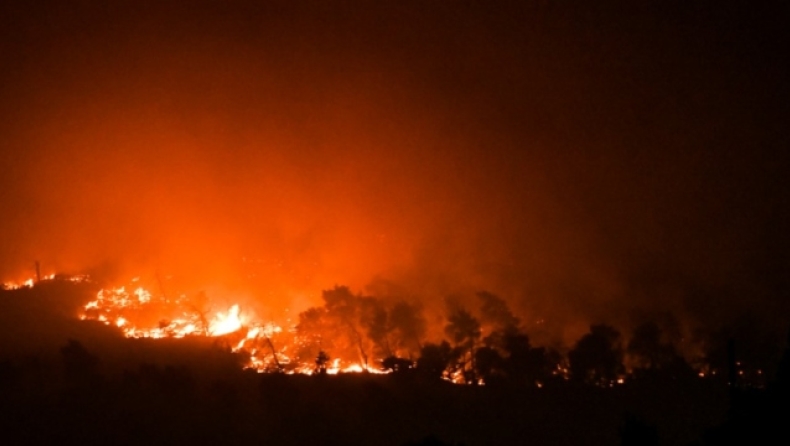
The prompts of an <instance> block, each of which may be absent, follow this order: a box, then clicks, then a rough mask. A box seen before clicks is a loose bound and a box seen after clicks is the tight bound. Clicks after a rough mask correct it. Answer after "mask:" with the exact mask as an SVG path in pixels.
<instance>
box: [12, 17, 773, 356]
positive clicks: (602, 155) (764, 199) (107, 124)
mask: <svg viewBox="0 0 790 446" xmlns="http://www.w3.org/2000/svg"><path fill="white" fill-rule="evenodd" d="M3 8H4V11H3V14H0V15H2V16H3V17H5V18H4V19H2V20H3V23H2V25H3V26H2V28H3V29H4V31H3V36H2V41H3V42H4V43H3V46H2V47H1V49H0V51H2V57H3V59H4V60H5V62H6V63H4V64H3V65H4V68H3V69H2V71H0V76H1V77H2V79H0V80H1V81H2V82H0V85H2V86H1V87H0V94H2V101H0V103H2V105H0V114H1V117H2V123H0V127H1V128H2V133H3V135H4V138H3V141H2V155H1V156H2V158H0V163H2V165H3V166H5V169H4V170H5V172H4V175H3V177H2V179H0V182H1V184H0V185H1V186H2V192H0V206H2V209H3V210H4V214H3V220H2V223H0V233H2V236H3V239H4V243H3V245H2V247H0V273H2V276H3V277H7V278H10V279H15V278H17V276H19V275H20V274H22V275H25V274H27V275H31V274H29V271H30V269H31V265H32V263H33V261H35V260H40V261H41V262H42V264H43V265H44V267H45V269H47V268H49V269H52V270H55V271H67V272H83V271H91V272H96V273H98V274H100V275H104V276H107V280H128V279H129V278H131V277H135V276H147V277H149V279H150V280H151V281H153V280H155V278H156V277H158V278H159V279H158V280H161V281H164V285H163V286H164V287H165V288H168V289H189V290H200V289H203V290H208V291H207V292H208V293H209V294H211V292H213V293H215V294H217V295H228V294H231V295H232V294H236V295H241V296H244V297H245V299H248V300H250V301H252V302H255V303H256V304H257V305H258V306H259V307H260V308H261V309H260V310H259V311H262V312H265V311H271V312H274V313H277V312H282V311H284V309H285V308H291V311H292V314H295V311H299V310H302V309H304V308H307V307H308V306H311V305H315V304H317V303H318V302H319V297H320V291H321V290H324V289H329V288H331V287H333V286H334V285H335V284H339V285H348V286H350V287H351V288H352V289H354V290H362V289H364V288H365V287H366V286H368V285H371V284H374V286H375V284H376V283H378V284H381V283H390V284H394V286H395V288H398V289H399V290H401V291H399V292H402V293H404V294H407V295H408V296H407V297H409V298H412V299H415V300H420V301H421V302H422V303H423V304H424V305H425V307H426V308H429V309H430V308H434V309H436V310H437V311H441V308H442V305H443V302H444V298H445V297H447V296H448V295H464V296H467V297H468V298H469V299H472V300H470V301H469V302H474V300H473V299H474V293H475V292H477V291H482V290H486V291H489V292H492V293H494V294H496V295H498V296H501V297H503V298H505V299H506V300H507V301H508V302H509V305H510V307H511V308H512V309H513V311H514V312H515V313H516V314H517V316H518V317H519V318H520V319H521V320H522V321H523V322H524V323H525V324H533V326H532V329H534V330H547V333H545V336H546V338H547V339H549V338H551V339H558V340H562V341H568V340H572V339H577V338H578V337H579V334H580V333H582V332H584V331H586V329H587V327H588V326H589V323H590V322H599V321H602V322H611V323H617V324H619V325H628V324H636V323H637V320H638V319H639V318H641V317H642V316H640V315H644V314H653V313H662V314H663V313H674V314H677V315H678V317H680V318H688V320H693V321H697V322H695V323H703V322H704V323H705V324H708V323H710V324H714V323H723V322H725V321H727V320H728V319H729V318H732V317H734V315H737V314H738V313H739V312H741V311H743V310H744V309H746V308H751V309H754V311H755V312H757V313H760V315H761V317H763V318H765V319H766V320H769V321H770V323H772V324H774V325H777V326H781V324H784V323H786V321H779V320H777V319H776V318H775V317H773V316H772V315H775V314H781V311H779V310H787V309H788V308H787V303H786V299H784V300H783V299H781V296H783V295H784V294H783V293H786V283H785V282H783V281H782V280H783V279H781V277H787V275H786V272H787V271H786V269H787V262H786V260H787V259H786V254H785V252H786V250H785V249H784V248H785V247H786V246H787V236H786V235H784V231H782V228H784V227H785V225H784V223H786V221H787V213H786V206H785V207H780V205H781V203H784V202H786V194H785V193H784V192H783V188H782V187H781V181H780V178H781V176H782V174H783V172H784V169H783V163H781V162H777V160H776V159H775V158H774V157H773V154H774V153H775V150H776V149H777V148H779V147H783V145H782V144H783V143H786V142H787V135H786V132H782V131H780V129H781V128H782V123H781V119H780V116H782V113H781V110H783V109H786V104H787V103H788V102H787V101H786V100H784V99H782V98H785V99H786V87H782V85H783V82H782V81H781V79H782V76H779V75H778V73H779V71H780V70H779V69H778V61H779V59H780V58H781V57H783V56H782V55H781V54H783V53H782V52H781V51H779V49H778V47H777V45H775V44H771V43H770V42H773V41H774V40H772V38H773V37H776V36H777V35H778V34H779V33H785V32H786V31H781V30H783V29H784V27H781V26H778V24H779V23H781V21H780V20H779V19H774V21H768V22H765V23H763V22H761V21H763V20H767V19H768V17H770V16H772V14H770V12H771V11H768V12H764V13H756V12H755V13H753V14H752V15H751V16H749V17H752V18H754V20H755V22H754V23H761V24H762V25H763V26H760V27H757V26H756V25H752V24H750V23H752V22H747V21H746V19H743V20H741V19H738V18H737V17H739V15H737V14H730V13H732V12H733V11H729V10H718V12H716V13H713V16H712V17H708V16H706V15H704V14H702V13H701V12H699V11H696V10H693V9H692V8H687V7H683V6H669V7H667V8H668V9H667V10H654V9H651V8H644V9H638V8H633V7H632V8H625V9H623V10H621V11H606V10H600V9H595V8H593V7H583V8H572V7H570V6H565V7H559V6H548V5H539V4H538V5H536V6H524V7H523V8H521V9H519V8H516V7H514V6H507V7H505V6H504V5H499V6H498V7H493V6H492V7H490V8H483V7H482V6H474V5H453V6H449V5H442V4H438V3H437V4H433V5H424V4H420V5H419V7H417V5H409V4H402V3H398V4H392V5H382V6H376V7H365V8H359V7H353V6H350V5H335V7H328V6H316V5H312V6H311V7H306V6H286V5H278V4H274V3H269V2H267V3H266V4H264V5H259V4H257V3H252V2H250V3H247V2H236V3H231V4H195V3H194V2H188V6H185V5H181V4H179V3H178V2H172V3H169V4H167V5H154V4H146V5H140V4H139V3H138V2H133V3H128V4H125V3H118V4H115V5H113V6H106V7H103V8H94V7H89V6H86V5H75V7H74V8H66V7H62V6H61V7H59V6H53V7H52V8H46V9H45V8H41V9H40V10H37V9H35V8H33V7H30V8H26V7H23V6H19V5H17V6H13V5H12V6H4V7H3ZM736 12H737V11H736ZM758 28H759V29H758ZM729 36H734V37H733V42H730V43H732V45H729V44H728V45H729V46H727V48H729V50H728V51H727V52H722V51H720V48H721V45H724V43H722V42H723V39H728V38H729ZM781 40H782V39H776V41H781ZM757 48H759V49H760V50H759V51H756V49H757ZM777 92H778V93H779V94H778V95H777V94H776V93H777ZM785 145H786V144H785ZM393 289H394V288H393ZM784 314H787V311H785V312H784ZM538 325H540V327H539V326H538ZM547 327H548V328H547Z"/></svg>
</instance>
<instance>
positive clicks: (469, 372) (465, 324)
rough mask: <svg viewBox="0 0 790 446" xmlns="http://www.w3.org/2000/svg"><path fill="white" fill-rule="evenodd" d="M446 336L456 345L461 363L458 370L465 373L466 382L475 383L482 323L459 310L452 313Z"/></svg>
mask: <svg viewBox="0 0 790 446" xmlns="http://www.w3.org/2000/svg"><path fill="white" fill-rule="evenodd" d="M444 332H445V334H446V335H447V336H448V337H449V338H450V340H451V341H453V343H455V349H456V351H457V354H456V355H454V356H457V358H458V360H459V362H458V364H457V366H458V368H459V369H460V370H461V371H462V372H463V373H464V379H465V380H466V382H469V383H474V382H476V381H477V380H476V379H475V376H474V374H475V355H474V352H475V347H476V346H477V343H478V341H479V339H480V334H481V332H480V323H479V322H478V321H477V319H475V317H474V316H472V315H471V314H470V313H469V312H468V311H466V310H464V309H463V308H457V309H455V311H453V312H452V313H450V316H449V317H448V323H447V326H445V328H444Z"/></svg>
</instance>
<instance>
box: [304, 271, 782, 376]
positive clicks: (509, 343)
mask: <svg viewBox="0 0 790 446" xmlns="http://www.w3.org/2000/svg"><path fill="white" fill-rule="evenodd" d="M322 298H323V301H324V304H323V305H322V306H319V307H313V308H310V309H308V310H307V311H304V312H302V313H301V314H300V315H299V322H298V324H297V326H296V330H295V336H296V344H297V348H296V357H295V358H294V359H296V361H297V362H299V363H302V364H305V363H311V362H315V364H316V371H317V372H318V373H323V372H324V371H325V370H326V369H327V365H328V363H329V362H330V361H331V360H332V359H333V358H342V359H343V361H344V362H347V361H354V362H358V363H359V364H361V365H362V367H363V368H364V369H366V370H371V369H373V368H377V369H383V370H387V371H390V372H392V373H394V374H397V375H400V376H412V377H419V378H421V379H427V380H434V379H437V380H438V379H442V378H443V379H447V380H451V381H454V382H457V383H466V384H479V383H485V384H488V385H495V384H499V383H512V384H519V385H537V386H542V385H545V384H547V383H551V382H556V381H566V380H569V381H575V382H582V383H587V384H593V385H598V386H612V385H615V384H617V383H618V382H620V383H621V382H622V381H623V380H625V379H629V378H644V379H648V378H653V379H659V378H660V379H673V380H680V379H694V378H697V377H707V378H714V379H722V380H737V381H739V382H740V383H741V384H743V385H749V386H758V387H759V386H762V385H764V384H765V382H766V380H767V377H768V376H769V375H771V374H772V372H773V370H775V368H776V364H777V363H778V360H779V356H780V354H781V348H782V343H781V342H780V341H778V340H777V341H776V342H773V343H772V342H771V339H773V338H772V337H771V336H769V335H765V334H764V331H763V330H760V329H759V327H757V326H756V325H751V326H749V329H742V330H740V331H737V330H720V331H718V332H715V333H710V334H708V335H707V336H705V337H700V339H699V340H698V341H697V344H699V346H701V347H702V348H704V349H705V351H703V352H701V353H700V354H699V355H698V356H697V357H694V358H692V360H689V358H687V357H686V356H684V354H682V353H681V351H680V350H679V348H678V345H676V344H677V342H678V341H677V340H678V339H681V338H680V336H679V335H677V334H676V333H675V334H672V333H667V330H666V329H662V327H661V326H660V325H659V323H657V322H656V321H646V322H643V323H642V324H639V325H637V326H636V327H635V328H634V329H633V330H632V332H631V333H629V335H628V337H627V339H626V336H624V335H623V334H622V333H620V332H619V331H618V330H617V329H616V328H615V327H612V326H610V325H607V324H593V325H591V326H590V329H589V332H588V333H586V334H585V335H583V336H582V337H581V338H580V339H578V341H577V342H576V343H575V344H574V345H573V346H572V347H571V348H570V349H569V350H567V351H559V350H558V349H556V348H550V347H546V346H536V345H533V343H532V342H531V340H530V337H529V335H528V334H527V332H526V329H525V326H524V324H522V322H521V321H520V320H519V318H518V317H516V316H515V315H514V314H513V312H512V311H511V310H510V308H509V307H508V305H507V303H506V302H505V301H504V300H503V299H502V298H500V297H498V296H496V295H494V294H492V293H489V292H479V293H477V294H476V303H477V305H476V306H465V305H463V304H461V303H460V302H459V301H458V300H453V299H448V300H447V302H446V312H445V315H444V319H443V327H442V332H441V339H440V340H436V339H435V338H436V333H431V334H433V340H432V342H429V341H427V339H428V337H429V330H428V321H427V320H426V316H425V314H426V311H425V310H424V308H422V306H420V305H419V304H414V303H410V302H407V301H405V300H395V301H393V300H392V299H380V298H376V297H372V296H364V295H361V294H354V293H353V292H352V291H351V290H350V289H349V288H348V287H345V286H336V287H334V288H332V289H329V290H325V291H324V292H323V294H322ZM432 321H433V320H432ZM432 323H435V321H433V322H432ZM434 331H435V330H434ZM755 339H757V341H755ZM739 343H740V345H739ZM756 352H759V353H756Z"/></svg>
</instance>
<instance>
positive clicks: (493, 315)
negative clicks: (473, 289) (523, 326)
mask: <svg viewBox="0 0 790 446" xmlns="http://www.w3.org/2000/svg"><path fill="white" fill-rule="evenodd" d="M477 297H478V299H480V302H481V305H480V320H481V321H482V323H484V324H488V325H490V326H491V327H492V329H491V331H499V332H502V333H513V332H516V331H518V325H519V320H518V318H517V317H515V316H514V315H513V313H512V312H511V311H510V308H508V306H507V303H505V301H504V300H502V299H501V298H499V297H497V296H496V295H494V294H491V293H489V292H486V291H481V292H479V293H477Z"/></svg>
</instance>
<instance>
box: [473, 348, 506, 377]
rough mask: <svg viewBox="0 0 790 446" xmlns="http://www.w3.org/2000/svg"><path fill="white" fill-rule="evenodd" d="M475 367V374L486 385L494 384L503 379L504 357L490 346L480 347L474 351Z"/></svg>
mask: <svg viewBox="0 0 790 446" xmlns="http://www.w3.org/2000/svg"><path fill="white" fill-rule="evenodd" d="M474 354H475V362H474V364H475V367H476V372H477V376H479V377H481V378H482V379H483V382H485V383H486V384H488V385H491V384H496V383H498V382H500V381H502V380H503V379H504V375H505V372H504V367H503V365H504V359H503V358H502V356H500V354H499V352H498V351H497V350H496V349H494V348H492V347H480V348H478V349H477V350H476V351H475V353H474Z"/></svg>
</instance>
